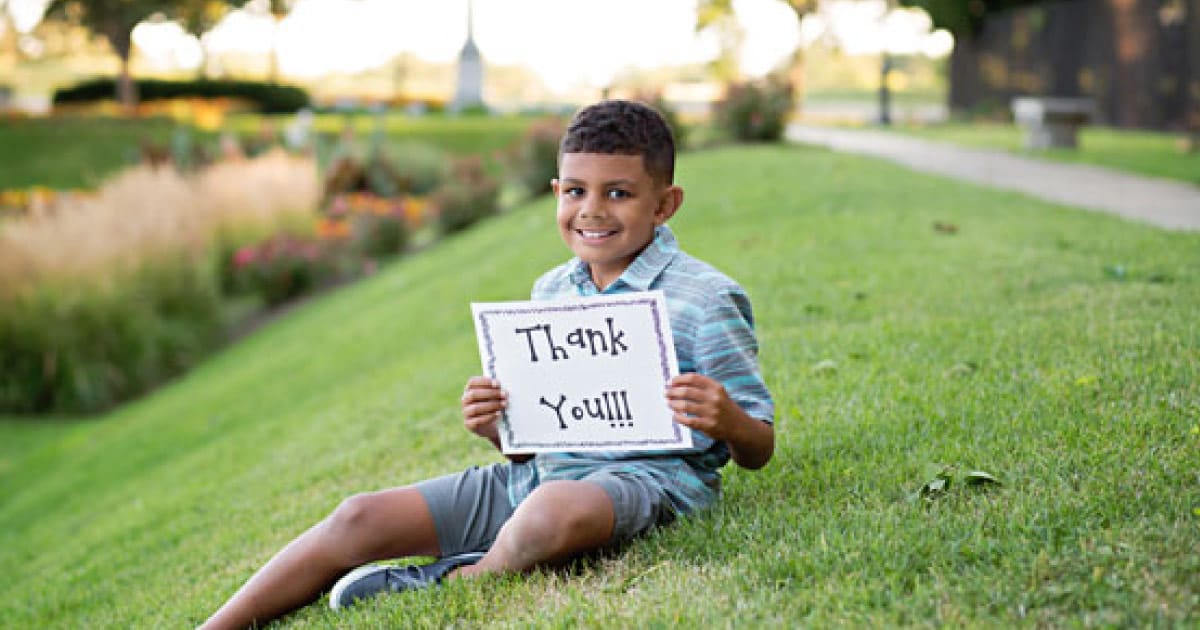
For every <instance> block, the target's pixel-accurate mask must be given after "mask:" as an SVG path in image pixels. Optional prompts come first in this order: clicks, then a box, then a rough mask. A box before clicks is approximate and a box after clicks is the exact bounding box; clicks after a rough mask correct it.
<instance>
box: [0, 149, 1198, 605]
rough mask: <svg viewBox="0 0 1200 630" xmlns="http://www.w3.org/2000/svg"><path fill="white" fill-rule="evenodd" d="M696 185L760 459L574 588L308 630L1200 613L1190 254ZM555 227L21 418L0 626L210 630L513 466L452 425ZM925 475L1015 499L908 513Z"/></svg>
mask: <svg viewBox="0 0 1200 630" xmlns="http://www.w3.org/2000/svg"><path fill="white" fill-rule="evenodd" d="M681 171H682V173H683V174H684V177H683V183H684V185H685V187H686V188H687V190H688V195H689V196H688V201H687V203H686V204H685V206H684V210H683V211H682V212H681V214H680V215H679V217H677V219H676V220H675V221H674V222H673V224H674V225H675V227H676V231H677V233H678V234H679V235H680V238H681V240H682V242H683V243H684V245H685V247H686V248H687V249H688V250H689V251H691V252H693V253H695V254H696V255H698V256H700V257H702V258H705V259H707V260H709V261H711V262H713V263H715V264H716V265H718V266H719V267H721V268H723V269H725V270H726V271H727V272H728V273H730V274H731V275H732V276H734V277H735V278H738V279H739V280H741V281H742V283H743V284H744V285H745V286H746V287H747V289H748V290H749V291H750V293H751V295H752V297H753V298H754V300H755V305H756V309H757V314H758V318H759V329H760V334H761V340H762V344H763V348H764V351H763V357H762V359H763V365H764V369H765V371H766V374H767V377H768V382H769V383H770V385H771V386H772V387H773V390H774V393H775V394H776V397H777V402H778V408H779V413H778V422H779V424H778V427H779V433H778V435H779V448H778V451H777V455H776V459H775V460H774V461H773V462H772V464H771V465H770V467H768V468H767V469H766V470H764V471H761V472H758V473H749V472H745V471H739V470H730V471H729V472H728V475H727V485H726V495H727V496H726V500H725V501H724V503H723V504H722V505H721V507H719V508H717V509H716V510H714V511H713V512H712V513H711V514H709V515H706V516H704V517H702V518H697V519H693V520H691V521H688V522H685V523H683V524H681V525H679V526H676V527H673V528H671V529H669V530H667V531H665V532H662V533H659V534H657V535H655V536H652V537H651V538H650V539H648V540H644V541H641V542H639V543H638V544H636V545H634V546H633V547H632V548H631V549H630V550H628V551H627V552H626V553H624V554H623V555H620V556H618V557H616V558H613V559H607V560H603V561H601V562H599V563H598V564H595V565H591V566H588V567H584V568H583V569H581V570H580V571H579V572H578V573H577V574H575V575H570V576H565V575H563V574H559V573H549V574H537V575H534V576H530V577H525V578H515V579H503V580H489V581H485V582H483V583H475V584H468V585H461V584H455V585H452V586H450V587H448V588H445V589H441V590H439V591H436V592H430V593H421V594H414V595H412V596H407V597H403V598H384V599H382V600H378V601H376V602H373V603H371V604H369V605H367V606H364V607H362V608H360V609H357V610H354V611H350V612H349V613H348V614H345V615H341V616H334V615H332V614H330V613H328V612H326V611H325V610H324V608H323V607H321V606H313V607H310V608H308V609H305V610H303V611H301V612H300V613H299V614H298V615H296V616H294V617H293V618H291V620H290V621H291V622H292V623H294V624H295V625H296V626H298V627H323V626H326V625H331V624H335V623H336V624H338V625H343V624H345V625H351V626H359V625H367V626H385V627H406V626H411V625H429V626H438V627H444V626H446V625H450V624H454V623H462V624H465V625H476V624H479V623H484V622H488V623H495V624H498V625H505V624H506V623H507V624H511V625H523V624H525V623H527V622H531V621H536V622H538V623H540V624H545V625H548V626H562V625H570V624H572V623H575V622H582V623H585V624H589V625H600V624H602V623H603V624H604V625H623V626H628V627H647V626H653V625H671V626H674V625H677V624H685V623H686V624H688V625H691V624H697V625H700V626H702V627H703V626H709V625H718V626H729V625H733V624H735V623H736V624H738V625H742V624H750V625H767V624H771V625H775V624H782V623H783V622H784V621H787V622H796V621H800V622H805V623H808V624H811V625H816V626H828V625H832V624H847V625H854V626H870V625H877V624H885V625H894V624H919V625H930V624H936V623H950V624H953V625H961V624H969V625H989V626H991V625H996V626H1009V625H1013V624H1021V623H1024V624H1029V625H1033V624H1036V623H1051V624H1056V625H1057V624H1060V623H1066V622H1068V621H1073V622H1080V623H1085V624H1093V623H1113V624H1119V625H1146V624H1151V623H1155V622H1157V621H1168V622H1181V623H1183V624H1184V625H1187V624H1188V623H1194V622H1196V620H1197V619H1198V618H1200V544H1198V543H1197V540H1198V539H1200V536H1197V533H1198V528H1200V514H1197V513H1195V512H1194V510H1196V509H1197V508H1200V500H1198V499H1197V495H1196V494H1195V488H1196V487H1197V483H1198V482H1200V478H1198V477H1197V475H1198V463H1200V457H1197V452H1200V428H1198V427H1197V422H1198V420H1197V418H1198V417H1200V323H1197V320H1196V318H1195V316H1194V315H1195V313H1196V312H1197V311H1198V310H1200V255H1198V254H1197V252H1200V235H1194V234H1190V235H1189V234H1175V233H1167V232H1164V231H1160V230H1157V229H1153V228H1149V227H1144V226H1141V225H1134V224H1130V223H1126V222H1122V221H1119V220H1116V219H1113V218H1109V217H1104V216H1097V215H1092V214H1088V213H1083V212H1078V211H1073V210H1068V209H1062V208H1057V207H1053V206H1048V205H1045V204H1041V203H1036V202H1034V201H1031V200H1029V199H1027V198H1024V197H1020V196H1017V195H1011V194H999V193H994V192H989V191H985V190H983V189H980V188H975V187H971V186H967V185H961V184H957V183H951V182H947V181H945V180H941V179H936V178H931V177H926V176H921V175H915V174H912V173H910V172H907V171H903V170H901V169H898V168H896V167H893V166H890V165H886V164H882V163H879V162H874V161H869V160H864V159H861V158H854V157H849V156H841V155H834V154H830V153H826V152H821V151H816V150H805V149H780V148H759V149H731V150H725V151H718V152H711V153H704V154H698V155H692V156H688V157H687V158H686V159H685V161H684V162H683V164H682V165H681ZM938 221H941V222H953V223H954V224H956V225H957V226H958V227H959V228H960V230H959V232H958V233H957V234H956V235H947V234H943V233H939V232H936V231H935V230H934V229H932V224H933V223H934V222H938ZM552 226H553V223H552V210H551V204H550V202H549V201H542V202H539V203H537V204H535V205H534V206H532V207H528V208H524V209H521V210H518V211H516V212H513V213H511V214H509V215H507V216H505V217H502V218H500V219H498V220H496V221H494V222H492V223H490V224H488V225H486V226H484V227H481V228H479V229H477V230H474V231H473V232H472V233H470V234H466V235H463V236H461V237H459V238H456V239H453V240H451V241H448V242H446V243H444V244H443V245H440V246H438V247H437V248H434V249H433V250H430V251H428V252H425V253H423V254H421V255H419V256H416V257H413V258H411V259H408V260H406V261H404V262H402V263H400V264H397V265H395V266H392V267H389V268H388V269H386V270H384V271H383V272H382V273H381V274H379V275H378V276H377V277H375V278H373V279H370V280H368V281H365V282H363V283H360V284H358V285H355V286H352V287H349V288H347V289H345V290H343V291H341V292H339V293H336V294H334V295H331V296H329V297H327V298H325V299H322V300H321V301H319V302H316V303H311V304H308V305H307V306H305V307H303V308H301V309H298V310H297V311H296V312H294V313H292V314H291V315H290V316H289V317H287V318H285V319H282V320H280V321H278V322H276V323H275V324H273V325H272V326H270V327H268V328H266V329H264V330H261V331H259V332H258V333H257V334H255V335H254V336H252V337H251V338H249V339H247V340H245V341H244V342H242V343H240V344H238V345H237V346H234V347H232V348H230V349H229V350H228V351H226V352H224V353H222V354H220V355H219V356H217V357H216V358H215V359H213V360H211V361H210V362H208V363H206V364H205V365H204V366H202V367H201V368H200V369H199V370H197V371H196V372H194V373H193V374H191V375H190V376H188V377H187V378H185V379H183V380H181V381H179V382H177V383H175V384H173V385H172V386H170V387H168V388H166V389H164V390H163V391H161V392H160V393H158V394H157V395H154V396H151V397H149V398H146V399H144V400H141V401H139V402H137V403H135V404H132V405H129V406H127V407H125V408H123V409H121V410H120V411H119V412H117V413H114V414H112V415H111V416H109V417H105V418H102V419H98V420H89V421H75V422H57V423H56V422H37V423H31V422H28V421H24V420H15V419H13V420H6V421H0V496H3V497H4V499H3V501H2V502H0V575H5V576H9V577H8V578H6V579H4V580H0V619H4V620H5V625H7V626H10V627H60V626H74V627H82V626H90V627H98V626H110V627H130V626H141V627H146V626H153V627H162V626H168V627H169V626H180V625H184V624H192V623H195V622H197V621H199V620H200V619H201V618H202V616H203V615H204V614H206V613H207V612H208V611H209V610H211V609H213V608H214V607H215V606H217V605H218V604H219V603H220V602H221V601H222V600H223V599H224V598H225V597H227V596H228V595H230V594H231V593H232V592H233V591H234V590H235V589H236V588H237V587H238V585H239V584H240V583H241V582H242V581H244V580H245V579H246V578H247V577H248V576H249V575H250V574H251V573H252V572H253V571H254V570H255V568H257V567H258V566H259V565H260V564H261V563H262V562H263V561H265V560H266V559H267V558H268V557H269V556H270V555H271V554H272V553H273V552H274V551H275V550H276V549H278V548H279V547H280V546H281V545H282V544H284V543H285V542H286V541H287V540H288V539H289V538H291V537H292V536H294V535H295V534H297V533H298V532H300V531H301V530H302V529H303V528H304V527H306V526H307V525H308V524H310V523H312V522H314V521H315V520H317V519H319V518H320V517H321V516H322V515H324V514H326V513H327V512H328V511H329V510H331V509H332V508H333V507H334V506H335V505H336V504H337V502H338V501H339V500H340V499H341V498H342V497H344V496H346V495H347V494H349V493H352V492H356V491H362V490H369V489H374V488H378V487H381V486H389V485H394V484H402V483H406V482H409V481H413V480H417V479H420V478H424V477H427V476H429V475H433V474H439V473H442V472H446V471H449V470H453V469H455V468H458V467H461V466H464V465H466V464H468V463H472V462H479V461H486V460H491V459H493V458H495V457H496V456H495V455H494V454H492V453H489V451H488V449H487V448H486V447H485V445H484V444H482V443H481V442H480V441H478V440H473V439H472V438H470V436H469V435H468V434H467V433H466V432H465V431H464V430H463V429H461V427H460V426H459V419H458V416H457V412H456V399H457V395H458V393H459V391H460V390H461V386H462V381H463V380H464V378H465V377H466V376H468V375H470V374H473V373H475V372H476V371H477V370H478V359H477V356H476V353H475V348H474V341H473V333H472V330H471V327H470V320H469V311H468V308H467V304H468V302H469V301H471V300H499V299H519V298H522V297H523V296H525V295H527V291H528V285H529V284H530V282H531V280H532V279H533V278H534V277H535V276H536V275H537V273H538V272H539V271H540V270H542V269H544V268H546V267H548V266H549V265H551V264H553V263H555V262H558V261H560V260H562V259H563V258H564V257H565V252H564V250H563V249H562V247H561V245H560V244H559V243H558V241H557V237H556V235H555V233H554V230H553V227H552ZM1114 264H1121V265H1124V266H1125V267H1126V268H1127V269H1128V270H1129V271H1128V275H1127V276H1126V277H1125V279H1115V278H1113V277H1110V276H1109V275H1106V274H1105V272H1104V268H1105V266H1109V265H1114ZM827 360H828V361H832V362H834V363H835V364H836V368H833V369H831V368H829V367H824V368H822V369H819V370H814V369H813V368H814V366H816V365H818V364H821V362H823V361H827ZM968 362H969V363H972V364H975V365H977V366H978V369H977V370H975V371H973V372H972V371H970V370H969V369H965V368H963V367H962V366H961V365H960V364H965V363H968ZM824 365H825V366H828V365H829V364H827V363H826V364H824ZM956 365H959V367H957V368H956V367H955V366H956ZM932 462H942V463H951V464H958V465H961V466H963V467H968V468H979V469H982V470H986V471H988V472H991V473H993V474H995V475H996V476H998V477H999V478H1001V479H1002V480H1003V481H1004V484H1005V485H1004V486H1003V487H1001V488H997V489H994V490H991V491H987V492H973V491H968V490H967V489H966V488H960V487H952V488H951V492H949V493H948V495H947V496H945V497H943V498H942V499H939V500H937V501H935V502H932V503H930V504H928V505H925V504H922V503H920V502H916V503H914V502H910V501H908V500H907V499H906V497H907V495H908V494H909V493H910V492H912V491H913V490H915V489H916V488H917V487H919V486H920V484H921V483H922V482H923V481H925V480H926V479H927V473H926V472H925V470H926V468H927V466H928V464H930V463H932ZM16 576H19V577H16Z"/></svg>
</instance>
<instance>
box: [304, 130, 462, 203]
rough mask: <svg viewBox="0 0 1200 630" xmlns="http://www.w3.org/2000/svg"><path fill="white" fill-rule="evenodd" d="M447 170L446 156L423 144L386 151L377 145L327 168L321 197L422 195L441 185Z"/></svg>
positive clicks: (337, 161)
mask: <svg viewBox="0 0 1200 630" xmlns="http://www.w3.org/2000/svg"><path fill="white" fill-rule="evenodd" d="M449 170H450V164H449V161H448V160H447V159H446V155H445V154H444V153H442V152H441V151H440V150H438V149H436V148H434V147H431V146H429V145H425V144H419V143H405V144H402V145H398V146H396V147H392V148H390V149H384V148H383V147H382V146H379V147H376V148H375V149H374V150H372V151H370V152H369V153H368V154H367V155H365V156H362V157H360V156H358V155H355V154H354V153H353V152H346V153H345V154H344V155H342V156H341V157H339V158H337V159H335V160H334V162H333V164H332V165H331V166H330V167H329V169H328V172H327V174H326V176H325V197H326V198H327V199H328V198H331V197H333V196H334V195H337V194H340V193H351V192H370V193H374V194H376V195H378V196H380V197H395V196H398V195H403V194H409V195H425V194H429V193H430V192H432V191H434V190H436V189H437V188H438V187H439V186H441V184H442V182H444V181H445V180H446V177H447V176H448V175H449Z"/></svg>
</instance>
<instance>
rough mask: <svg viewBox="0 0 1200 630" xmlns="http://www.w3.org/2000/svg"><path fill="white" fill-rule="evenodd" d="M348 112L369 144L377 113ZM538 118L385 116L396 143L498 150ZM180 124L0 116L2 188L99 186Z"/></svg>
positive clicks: (320, 127)
mask: <svg viewBox="0 0 1200 630" xmlns="http://www.w3.org/2000/svg"><path fill="white" fill-rule="evenodd" d="M293 118H294V116H271V117H267V116H261V115H257V114H244V115H238V116H234V117H232V118H231V119H230V123H229V128H230V129H231V130H232V131H234V132H236V133H238V134H240V135H241V136H242V137H244V138H254V137H255V136H256V134H258V133H259V131H260V129H261V128H262V126H263V124H264V122H265V121H270V123H271V125H272V126H273V129H274V131H275V132H276V133H278V132H279V131H281V130H282V129H284V128H285V127H287V125H288V124H290V123H291V121H292V119H293ZM349 120H351V121H352V126H353V129H354V131H355V134H356V136H357V138H358V139H359V141H360V143H362V144H363V145H364V146H365V145H366V144H367V143H368V141H369V138H370V137H371V134H372V132H373V130H374V129H375V124H376V120H375V118H374V116H371V115H366V114H360V115H357V116H353V117H350V118H349ZM533 120H534V119H533V118H529V117H521V116H492V117H487V116H463V117H457V118H456V117H453V116H426V117H421V118H416V117H409V116H403V115H401V114H391V115H389V116H387V117H386V118H385V119H384V127H383V128H384V130H385V132H386V134H387V137H388V141H389V143H391V144H393V145H395V146H397V147H403V146H405V145H407V144H411V143H421V144H427V145H430V146H434V147H437V148H439V149H442V150H444V151H446V152H448V153H450V154H453V155H474V154H479V155H482V156H484V157H491V156H492V154H493V153H495V152H499V151H503V150H506V149H508V148H509V147H511V146H512V145H513V143H515V142H516V141H517V139H518V138H520V136H521V134H522V133H524V131H525V129H526V128H527V127H528V126H529V125H530V123H531V122H533ZM346 121H347V118H346V117H344V116H340V115H333V114H323V115H320V116H318V117H317V119H316V122H315V124H314V128H315V129H316V131H317V132H319V133H322V134H326V135H327V136H330V137H336V136H337V135H338V134H339V133H341V131H342V130H343V129H344V127H345V124H346ZM174 128H175V123H173V122H172V121H170V120H168V119H165V118H147V119H140V120H126V119H120V118H104V117H78V118H73V117H69V116H61V117H57V118H49V119H37V118H29V119H9V120H6V119H4V118H0V189H5V188H23V187H28V186H33V185H40V186H48V187H51V188H56V189H62V188H95V187H96V186H98V185H99V184H100V183H101V182H102V181H103V180H104V178H106V177H107V176H109V175H111V174H113V173H115V172H116V171H118V170H120V169H121V168H124V167H126V166H128V165H129V164H131V163H135V162H137V161H138V160H139V159H140V157H141V155H140V152H139V151H140V146H141V144H142V143H143V142H149V143H152V144H155V145H157V146H160V147H165V146H168V145H169V143H170V141H171V137H172V133H173V129H174ZM193 133H194V134H198V136H197V137H196V138H193V141H195V142H203V143H205V144H206V145H207V146H210V148H212V149H213V150H215V144H216V141H215V139H214V138H215V136H216V134H215V133H205V132H195V131H193ZM330 142H331V141H327V143H330Z"/></svg>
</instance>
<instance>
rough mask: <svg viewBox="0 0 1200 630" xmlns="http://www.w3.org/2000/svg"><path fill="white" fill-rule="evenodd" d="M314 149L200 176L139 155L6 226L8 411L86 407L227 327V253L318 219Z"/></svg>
mask: <svg viewBox="0 0 1200 630" xmlns="http://www.w3.org/2000/svg"><path fill="white" fill-rule="evenodd" d="M319 194H320V187H319V181H318V179H317V176H316V170H315V168H314V167H313V165H312V163H311V161H309V160H306V159H301V158H295V157H290V156H287V155H285V154H283V153H278V152H277V153H270V154H266V155H264V156H262V157H260V158H256V159H253V160H244V161H236V162H226V163H221V164H217V165H215V166H213V167H210V168H208V169H206V170H204V171H202V172H200V173H198V174H196V175H195V176H190V177H189V176H184V175H181V174H179V173H178V172H176V171H175V170H174V169H171V168H168V167H158V168H155V167H150V166H139V167H136V168H133V169H130V170H128V171H125V172H123V173H121V174H120V175H118V176H116V177H115V178H113V179H112V180H110V181H109V182H108V183H106V184H105V185H103V186H102V187H101V188H100V189H99V190H98V191H97V192H96V193H95V194H94V195H88V196H80V197H70V198H66V199H65V200H64V201H63V203H61V204H58V205H56V206H55V207H54V208H53V209H52V210H50V211H48V212H45V213H42V214H40V215H36V216H34V215H30V216H25V217H21V218H17V219H12V220H9V221H6V222H5V223H4V224H3V226H0V365H3V366H4V372H5V379H4V383H3V385H0V411H9V412H46V411H59V412H63V411H72V412H88V411H96V410H100V409H104V408H107V407H109V406H111V405H113V404H115V403H117V402H119V401H121V400H125V399H127V398H129V397H130V396H132V395H135V394H137V393H139V392H142V391H145V390H146V389H147V388H149V387H150V386H152V385H154V384H156V383H159V382H161V381H162V380H164V379H165V378H168V377H169V376H171V375H173V374H177V373H178V372H179V371H180V370H182V369H184V368H185V367H187V366H189V365H191V364H193V363H195V361H197V360H198V359H199V357H201V356H203V355H204V354H205V353H206V352H207V351H208V350H210V349H211V348H212V347H213V346H214V345H215V343H216V342H217V341H219V340H220V338H221V333H222V331H223V329H224V327H225V323H226V322H225V321H224V319H225V318H224V315H223V313H224V312H225V305H224V301H223V296H222V293H221V282H220V279H219V272H220V268H221V264H220V261H221V260H223V259H224V258H226V257H228V256H229V255H230V253H231V252H232V251H234V250H235V249H236V248H237V247H238V246H239V245H240V244H243V243H247V242H250V241H253V240H255V239H259V238H261V237H263V236H265V235H268V234H274V233H277V232H280V231H286V230H289V229H297V230H298V229H310V227H311V221H312V216H313V212H314V209H315V206H316V204H317V201H318V198H319Z"/></svg>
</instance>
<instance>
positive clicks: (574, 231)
mask: <svg viewBox="0 0 1200 630" xmlns="http://www.w3.org/2000/svg"><path fill="white" fill-rule="evenodd" d="M551 186H552V187H553V189H554V196H555V197H557V198H558V229H559V232H560V233H561V234H562V238H563V242H565V243H566V244H567V247H569V248H571V251H572V252H574V253H575V255H576V256H578V257H579V258H580V260H582V261H583V262H585V263H587V264H588V266H589V268H590V269H591V272H592V280H593V281H594V282H595V283H596V286H597V287H598V288H600V289H604V288H605V287H607V286H608V285H610V284H612V283H613V281H614V280H616V279H617V278H618V277H620V276H621V273H622V272H623V271H625V268H626V267H628V266H629V263H631V262H633V259H634V258H637V255H638V254H640V253H641V251H642V250H643V249H645V248H646V246H647V245H649V244H650V242H651V241H653V240H654V228H656V227H658V226H659V225H662V224H663V223H666V221H667V219H670V218H671V216H672V215H674V214H675V211H676V210H678V209H679V205H680V204H681V203H683V190H682V189H681V188H679V187H678V186H671V185H667V184H664V183H661V182H656V181H654V179H653V178H652V177H650V174H649V173H647V172H646V169H645V167H644V166H643V163H642V156H640V155H610V154H607V153H564V154H563V155H562V159H561V160H560V163H559V167H558V179H555V180H553V181H552V182H551Z"/></svg>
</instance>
